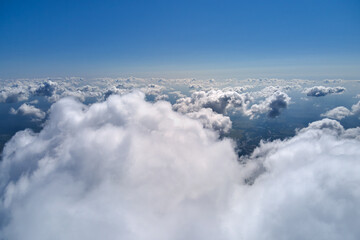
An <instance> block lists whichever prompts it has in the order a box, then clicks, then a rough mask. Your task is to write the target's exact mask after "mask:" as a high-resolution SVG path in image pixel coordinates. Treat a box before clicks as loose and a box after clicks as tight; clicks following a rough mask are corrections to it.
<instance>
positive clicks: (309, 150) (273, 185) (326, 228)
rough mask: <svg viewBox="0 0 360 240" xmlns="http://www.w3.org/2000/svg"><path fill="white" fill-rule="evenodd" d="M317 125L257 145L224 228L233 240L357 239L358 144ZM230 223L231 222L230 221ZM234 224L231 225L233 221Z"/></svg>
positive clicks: (333, 125) (332, 127)
mask: <svg viewBox="0 0 360 240" xmlns="http://www.w3.org/2000/svg"><path fill="white" fill-rule="evenodd" d="M354 130H355V131H359V129H350V130H344V128H343V127H342V126H341V125H340V124H339V122H337V121H335V120H330V119H323V120H321V121H318V122H314V123H312V124H310V125H309V127H307V128H305V129H302V130H300V131H299V132H298V134H297V135H296V136H295V137H293V138H291V139H287V140H284V141H274V142H267V143H264V142H263V143H262V144H261V145H260V147H258V148H257V149H256V150H255V151H254V153H253V154H252V156H251V157H250V158H247V159H244V161H245V162H247V163H248V164H246V165H245V167H244V172H243V173H244V174H248V176H249V177H248V178H247V180H248V182H249V183H250V184H251V185H250V186H249V187H247V188H244V189H242V191H241V194H239V197H238V198H239V199H241V200H237V201H241V202H242V204H239V205H236V207H235V208H234V213H233V215H232V216H233V217H234V218H235V217H239V218H238V219H239V221H240V219H245V222H246V223H245V224H236V223H235V224H230V226H232V227H230V228H231V229H232V230H234V232H233V236H234V239H235V237H237V239H312V238H314V236H316V237H315V238H316V239H357V238H358V237H359V236H360V230H359V228H358V227H357V222H358V221H357V219H359V217H360V210H359V199H360V191H359V190H360V187H359V186H360V185H359V183H360V177H359V174H358V171H359V170H360V161H359V156H360V148H359V146H360V142H359V139H356V138H354V135H353V133H352V131H354ZM231 220H233V219H231ZM234 222H235V221H234Z"/></svg>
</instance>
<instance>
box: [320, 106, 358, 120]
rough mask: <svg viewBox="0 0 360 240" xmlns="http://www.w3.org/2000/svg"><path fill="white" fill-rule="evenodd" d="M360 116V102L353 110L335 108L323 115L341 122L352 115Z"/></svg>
mask: <svg viewBox="0 0 360 240" xmlns="http://www.w3.org/2000/svg"><path fill="white" fill-rule="evenodd" d="M359 114H360V101H359V102H357V103H356V104H354V105H352V106H351V110H349V109H347V108H346V107H343V106H340V107H336V108H333V109H331V110H329V111H327V112H326V113H323V114H321V116H322V117H328V118H333V119H337V120H341V119H343V118H345V117H348V116H352V115H359Z"/></svg>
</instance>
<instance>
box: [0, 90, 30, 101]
mask: <svg viewBox="0 0 360 240" xmlns="http://www.w3.org/2000/svg"><path fill="white" fill-rule="evenodd" d="M28 98H29V94H28V92H27V91H26V90H24V89H22V88H19V87H6V88H3V89H1V90H0V103H15V102H21V101H26V100H27V99H28Z"/></svg>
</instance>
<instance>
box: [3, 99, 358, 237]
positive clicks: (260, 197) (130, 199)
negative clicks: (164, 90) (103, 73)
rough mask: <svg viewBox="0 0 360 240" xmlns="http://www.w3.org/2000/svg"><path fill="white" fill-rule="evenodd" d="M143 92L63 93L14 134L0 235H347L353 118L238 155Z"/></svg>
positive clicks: (353, 196) (7, 152)
mask: <svg viewBox="0 0 360 240" xmlns="http://www.w3.org/2000/svg"><path fill="white" fill-rule="evenodd" d="M144 97H145V96H144V94H141V93H139V92H135V93H132V94H130V95H124V96H122V97H120V96H110V97H109V98H108V99H107V100H106V101H105V102H102V103H97V104H93V105H91V106H85V105H83V104H81V103H79V102H77V101H75V100H73V99H63V100H61V101H59V102H58V103H56V104H54V105H53V106H52V108H51V113H50V116H49V120H48V121H47V123H46V125H45V127H44V129H43V130H42V131H41V132H40V133H33V132H31V131H29V130H26V131H22V132H19V133H17V134H16V135H15V136H14V137H13V138H12V139H11V141H10V142H8V143H7V144H6V146H5V148H4V152H3V159H2V161H1V162H0V196H1V202H0V219H1V221H0V229H1V230H0V236H2V237H3V238H4V239H10V240H12V239H29V238H32V239H37V240H42V239H54V238H59V239H70V240H71V239H90V240H91V239H104V238H107V239H134V240H135V239H136V240H148V239H149V240H153V239H159V240H161V239H166V240H167V239H190V240H191V239H248V240H262V239H266V240H268V239H270V240H271V239H311V238H314V236H316V239H319V240H325V239H326V240H329V239H330V240H332V239H354V240H355V239H359V236H360V229H359V227H358V219H359V218H360V206H359V202H360V175H359V171H360V161H359V159H360V147H359V146H360V138H359V137H358V136H359V132H360V128H354V129H347V130H345V129H344V128H343V127H342V126H341V125H340V124H339V122H337V121H335V120H330V119H323V120H321V121H318V122H314V123H312V124H310V125H309V126H308V127H307V128H305V129H302V130H299V131H298V132H297V133H296V136H294V137H293V138H289V139H286V140H283V141H280V140H276V141H273V142H262V143H261V144H260V146H259V147H258V148H257V149H256V150H255V151H254V153H253V154H252V155H251V156H243V157H242V158H241V159H240V162H241V164H239V163H238V162H237V161H236V160H237V156H236V153H235V151H234V147H235V146H234V145H233V143H232V142H231V141H230V140H228V139H226V138H225V139H223V140H219V138H218V134H217V133H216V132H214V131H212V130H208V129H205V128H203V126H202V124H201V123H200V122H199V121H197V120H193V119H190V118H189V117H187V116H185V115H183V114H180V113H177V112H174V111H172V108H171V105H170V103H167V102H164V101H160V102H157V103H154V104H152V103H148V102H145V101H144ZM207 109H209V110H210V108H207ZM206 111H208V110H206Z"/></svg>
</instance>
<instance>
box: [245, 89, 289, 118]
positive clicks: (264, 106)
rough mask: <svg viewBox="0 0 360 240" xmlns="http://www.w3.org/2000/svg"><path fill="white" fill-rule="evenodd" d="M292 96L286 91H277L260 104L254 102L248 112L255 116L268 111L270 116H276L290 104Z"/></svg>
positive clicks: (251, 116)
mask: <svg viewBox="0 0 360 240" xmlns="http://www.w3.org/2000/svg"><path fill="white" fill-rule="evenodd" d="M290 100H291V98H290V97H289V96H288V95H287V94H286V93H284V92H280V91H275V92H274V93H273V94H272V95H270V96H269V97H267V98H266V99H265V100H264V101H262V102H260V103H259V104H254V105H252V106H251V108H250V109H249V110H247V111H246V114H247V115H249V116H250V118H255V117H256V116H257V115H258V114H263V113H267V116H268V117H270V118H275V117H277V116H279V115H280V113H281V110H282V109H285V108H287V106H288V105H289V104H290Z"/></svg>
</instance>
